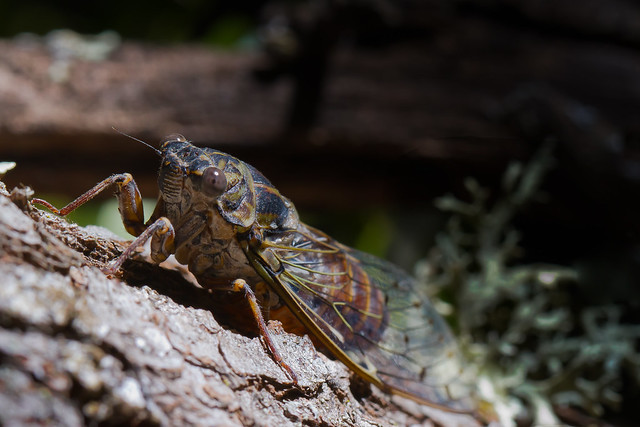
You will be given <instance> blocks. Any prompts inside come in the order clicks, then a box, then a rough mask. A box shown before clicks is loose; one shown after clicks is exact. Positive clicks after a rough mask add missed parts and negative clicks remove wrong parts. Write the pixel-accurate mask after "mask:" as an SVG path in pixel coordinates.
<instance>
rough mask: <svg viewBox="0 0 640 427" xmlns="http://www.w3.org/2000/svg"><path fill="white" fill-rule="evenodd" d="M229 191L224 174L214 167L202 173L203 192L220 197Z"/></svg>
mask: <svg viewBox="0 0 640 427" xmlns="http://www.w3.org/2000/svg"><path fill="white" fill-rule="evenodd" d="M226 189H227V178H226V177H225V176H224V172H222V171H221V170H220V169H218V168H215V167H213V166H211V167H208V168H206V169H205V170H204V172H202V191H204V193H205V194H208V195H209V196H219V195H221V194H222V193H224V190H226Z"/></svg>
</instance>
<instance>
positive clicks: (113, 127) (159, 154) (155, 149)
mask: <svg viewBox="0 0 640 427" xmlns="http://www.w3.org/2000/svg"><path fill="white" fill-rule="evenodd" d="M111 129H113V130H115V131H116V132H118V133H119V134H120V135H124V136H126V137H127V138H131V139H133V140H134V141H138V142H139V143H140V144H142V145H146V146H147V147H149V148H151V149H152V150H153V151H155V152H156V154H157V155H158V156H162V151H160V150H158V149H157V148H155V147H154V146H153V145H150V144H148V143H146V142H144V141H143V140H141V139H138V138H136V137H134V136H131V135H128V134H126V133H124V132H121V131H119V130H118V129H116V128H115V126H111Z"/></svg>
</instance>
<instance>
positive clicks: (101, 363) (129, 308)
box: [0, 182, 479, 426]
mask: <svg viewBox="0 0 640 427" xmlns="http://www.w3.org/2000/svg"><path fill="white" fill-rule="evenodd" d="M25 200H26V194H25V193H24V192H22V191H16V192H14V193H13V194H12V197H11V198H10V197H9V194H8V193H7V192H6V191H5V190H4V184H3V183H2V182H0V274H1V275H2V278H3V279H2V286H1V287H0V358H1V359H2V375H1V376H0V389H1V390H2V392H0V420H1V422H2V423H3V424H6V425H26V424H33V423H36V424H39V423H46V424H59V425H67V426H72V425H93V424H97V423H101V422H106V423H107V424H121V425H131V424H135V425H140V424H142V425H167V426H168V425H228V426H231V425H305V424H309V425H311V424H313V425H317V424H318V423H320V424H324V425H351V426H363V425H389V424H392V423H395V424H400V425H407V424H413V423H416V422H420V423H424V424H425V425H439V426H454V425H457V426H477V425H479V424H478V423H477V422H475V421H474V420H473V419H471V418H470V417H468V416H462V415H455V414H448V413H445V412H442V411H438V410H433V409H430V408H424V407H421V406H420V405H416V404H413V403H411V402H407V401H406V400H404V399H400V400H398V399H394V400H391V399H390V398H389V396H385V395H383V394H382V393H380V392H377V391H375V390H373V391H372V390H371V388H370V387H369V386H367V385H364V384H360V383H359V380H357V379H350V374H349V371H348V370H347V369H346V368H345V367H344V365H342V364H341V363H339V362H335V361H332V360H329V359H328V358H327V357H325V356H324V355H322V354H320V353H318V352H317V351H316V350H315V348H314V347H313V344H312V343H311V341H310V340H309V338H308V337H299V336H295V335H291V334H288V333H286V332H284V331H283V330H282V328H281V327H278V325H276V324H271V325H270V327H271V328H272V331H273V336H274V338H275V340H276V345H278V347H279V349H280V353H281V354H282V356H283V357H284V358H285V361H286V363H287V364H289V365H290V366H291V367H292V368H293V369H294V370H295V372H296V374H297V376H298V379H299V387H296V386H295V385H293V384H292V383H291V380H290V379H289V378H288V376H287V374H286V373H285V372H284V371H283V370H282V369H281V368H280V367H279V366H278V365H277V364H276V363H275V362H274V361H273V359H272V358H271V357H270V355H269V353H268V352H267V351H266V350H265V349H264V346H263V344H262V342H261V341H260V339H259V338H257V337H253V338H251V337H247V336H243V335H240V334H238V333H235V332H233V331H232V330H230V329H229V328H228V327H222V326H220V324H219V323H218V321H219V320H220V319H219V317H217V316H216V314H215V309H212V308H214V307H215V301H214V300H213V298H212V296H211V295H210V294H209V293H207V292H206V291H205V290H203V289H202V288H199V287H196V286H195V285H194V284H193V283H191V282H189V281H188V280H186V279H185V278H184V276H183V275H182V273H181V272H180V270H179V269H176V268H175V266H173V267H172V266H166V265H165V267H164V268H160V267H155V266H153V265H151V264H149V263H147V262H145V261H144V260H138V261H132V262H129V263H127V264H125V267H124V269H123V270H124V271H123V277H121V278H115V277H107V276H105V275H104V274H103V273H102V272H101V271H100V267H104V266H105V265H106V264H105V263H106V262H108V261H109V260H110V259H112V258H113V257H114V256H117V254H118V253H120V252H121V251H122V249H123V247H124V246H123V245H124V244H125V243H124V242H122V241H120V240H118V239H113V237H111V236H110V234H109V233H108V232H107V231H106V230H103V229H100V228H98V227H93V228H87V229H84V228H80V227H78V226H75V225H70V224H68V223H67V222H65V221H64V220H61V219H59V218H56V217H53V216H52V215H50V214H45V213H43V212H41V211H37V210H35V209H33V208H31V207H30V206H29V205H27V204H26V202H25ZM352 382H354V383H353V384H354V385H353V388H352V386H351V383H352ZM352 390H353V391H352Z"/></svg>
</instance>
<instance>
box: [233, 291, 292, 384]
mask: <svg viewBox="0 0 640 427" xmlns="http://www.w3.org/2000/svg"><path fill="white" fill-rule="evenodd" d="M233 291H235V292H243V293H244V296H245V298H246V299H247V301H248V302H249V307H250V308H251V312H252V313H253V317H254V318H255V319H256V322H257V323H258V328H259V329H260V335H262V337H263V338H264V342H265V343H266V344H267V347H269V351H270V352H271V355H272V356H273V359H274V360H275V361H276V363H277V364H278V365H280V367H281V368H282V369H284V370H285V371H286V372H287V374H289V377H290V378H291V379H292V380H293V383H294V384H295V385H298V376H297V375H296V373H295V372H294V371H293V369H292V368H291V366H289V365H287V364H286V363H285V361H284V360H283V359H282V356H280V353H279V352H278V349H277V348H276V346H275V344H274V342H273V339H272V338H271V333H270V332H269V329H267V324H266V322H265V321H264V317H263V316H262V312H261V311H260V306H259V305H258V300H257V298H256V295H255V294H254V293H253V290H252V289H251V287H250V286H249V285H248V284H247V282H245V281H244V280H242V279H236V280H234V281H233Z"/></svg>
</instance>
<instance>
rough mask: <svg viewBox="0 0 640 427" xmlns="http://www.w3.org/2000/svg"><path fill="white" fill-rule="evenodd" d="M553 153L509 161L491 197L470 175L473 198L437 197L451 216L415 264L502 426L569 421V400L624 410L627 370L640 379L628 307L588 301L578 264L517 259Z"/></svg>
mask: <svg viewBox="0 0 640 427" xmlns="http://www.w3.org/2000/svg"><path fill="white" fill-rule="evenodd" d="M551 152H552V148H551V146H550V145H545V146H543V147H542V148H541V150H540V151H539V152H538V153H537V154H536V155H535V156H534V158H533V159H532V160H531V161H530V162H529V163H528V164H527V165H526V166H523V165H521V164H519V163H514V164H512V165H511V166H509V168H508V169H507V171H506V173H505V176H504V179H503V186H502V187H503V194H502V195H501V196H500V197H499V198H498V199H497V200H496V201H494V202H490V197H489V192H488V191H487V190H486V189H484V188H482V187H481V186H480V185H479V184H478V183H477V182H476V181H474V180H472V179H469V180H467V182H466V188H467V190H468V191H469V194H470V196H471V198H470V201H468V202H465V201H461V200H460V199H458V198H455V197H453V196H450V195H449V196H445V197H442V198H440V199H438V200H437V206H438V207H439V208H440V209H441V210H443V211H446V212H450V213H451V218H450V221H449V223H448V225H447V228H446V230H445V231H444V232H443V233H441V234H440V235H439V236H438V238H437V241H436V246H435V248H434V249H433V250H432V252H431V255H430V257H429V258H428V259H427V260H425V261H424V262H422V263H421V264H419V266H418V271H417V274H418V276H419V277H421V278H422V279H423V280H424V281H425V282H427V283H428V284H429V288H430V289H431V293H432V297H433V298H434V300H436V301H437V307H439V308H441V309H442V311H443V313H444V314H448V315H450V318H451V319H452V323H454V326H455V327H456V329H457V331H458V333H459V335H460V339H461V342H462V346H463V348H464V349H465V351H466V353H467V354H468V356H469V358H470V360H471V361H472V362H473V363H474V364H475V365H476V366H478V369H479V377H480V380H479V388H480V391H481V394H483V395H484V397H485V399H487V400H489V401H491V402H492V403H493V405H494V407H495V409H496V411H497V412H498V413H499V415H500V417H501V419H502V422H503V423H504V424H505V425H513V423H514V422H515V421H514V420H515V419H516V418H517V419H520V420H522V419H528V420H529V422H532V423H533V424H535V425H541V424H562V423H561V422H560V420H559V418H558V416H557V414H556V411H555V409H556V408H558V407H562V406H572V407H574V408H579V409H581V410H583V411H585V412H587V413H588V414H589V415H591V416H595V417H598V416H601V415H602V414H603V412H604V411H605V408H608V409H610V410H614V411H615V410H616V409H618V408H620V406H621V403H622V401H623V394H622V390H623V379H622V378H623V377H624V378H628V380H627V382H631V383H633V384H632V387H636V388H637V387H638V386H640V351H639V348H640V346H639V344H640V326H638V325H635V324H631V323H627V322H626V321H625V314H626V313H625V310H627V308H626V307H625V306H623V305H615V304H613V303H610V302H607V303H606V305H605V303H603V305H594V304H593V303H591V304H588V303H586V302H585V300H584V299H581V298H580V297H579V295H580V294H581V292H582V291H583V288H582V287H581V283H580V277H579V275H578V274H577V271H576V270H575V269H573V268H571V267H565V266H560V265H550V264H527V265H517V263H516V262H515V261H516V259H517V255H518V254H519V253H520V252H521V250H522V249H521V248H520V247H519V245H518V242H519V240H520V234H519V232H518V231H517V230H516V229H515V228H514V227H513V225H512V223H513V218H514V216H515V215H516V214H517V213H518V211H519V210H520V209H521V208H522V207H523V206H525V205H526V204H527V203H529V202H531V201H533V200H535V199H536V198H539V197H540V196H541V193H540V191H539V187H540V184H541V182H542V178H543V177H544V175H545V173H546V172H547V171H548V170H549V169H550V167H551V166H552V164H553V160H552V155H551ZM549 245H553V242H549ZM627 385H628V384H627Z"/></svg>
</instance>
